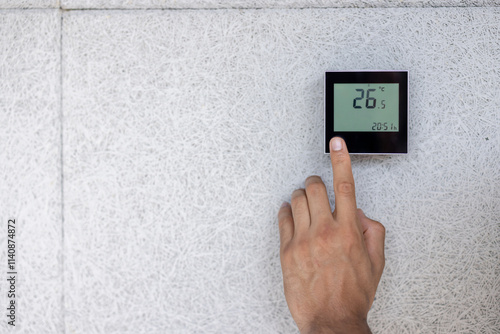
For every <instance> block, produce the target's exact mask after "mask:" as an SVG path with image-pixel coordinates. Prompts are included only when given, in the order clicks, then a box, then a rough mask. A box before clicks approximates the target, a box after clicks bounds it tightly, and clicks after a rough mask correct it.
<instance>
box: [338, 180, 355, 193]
mask: <svg viewBox="0 0 500 334" xmlns="http://www.w3.org/2000/svg"><path fill="white" fill-rule="evenodd" d="M335 188H336V189H335V190H336V191H335V194H337V195H353V194H354V183H353V182H350V181H342V182H339V183H338V184H337V186H336V187H335Z"/></svg>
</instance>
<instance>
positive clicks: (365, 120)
mask: <svg viewBox="0 0 500 334" xmlns="http://www.w3.org/2000/svg"><path fill="white" fill-rule="evenodd" d="M337 136H338V137H342V138H343V139H344V140H345V142H346V144H347V148H348V150H349V153H358V154H404V153H408V71H350V72H347V71H346V72H326V73H325V153H330V147H329V142H330V139H332V138H333V137H337Z"/></svg>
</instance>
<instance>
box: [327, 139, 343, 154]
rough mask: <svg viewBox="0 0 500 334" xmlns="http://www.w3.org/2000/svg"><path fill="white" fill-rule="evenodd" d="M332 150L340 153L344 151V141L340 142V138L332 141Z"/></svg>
mask: <svg viewBox="0 0 500 334" xmlns="http://www.w3.org/2000/svg"><path fill="white" fill-rule="evenodd" d="M330 149H331V150H332V151H340V150H341V149H342V141H341V140H340V138H338V137H335V138H333V139H332V141H331V142H330Z"/></svg>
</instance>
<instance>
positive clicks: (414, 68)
mask: <svg viewBox="0 0 500 334" xmlns="http://www.w3.org/2000/svg"><path fill="white" fill-rule="evenodd" d="M73 1H74V2H73ZM78 1H80V2H78ZM81 1H82V0H71V2H70V0H66V1H65V2H66V4H67V5H68V6H71V5H72V6H76V7H78V6H79V5H78V4H80V5H82V3H81ZM87 3H88V5H89V6H94V7H95V8H99V6H101V7H102V8H104V7H107V8H109V7H113V6H118V5H122V4H123V6H125V7H126V8H133V7H132V6H136V5H137V4H139V5H140V6H146V7H150V8H152V7H155V6H157V5H162V6H163V5H165V4H168V6H171V5H172V4H175V5H176V6H178V7H179V8H182V7H185V6H187V5H189V6H193V7H203V6H206V7H211V8H217V7H228V6H230V5H231V6H233V5H234V6H239V7H246V6H264V7H265V6H267V7H271V6H290V7H295V6H300V4H301V3H307V5H308V6H313V7H314V6H318V5H321V3H320V1H306V0H304V1H291V2H287V3H286V4H285V3H284V2H281V3H279V2H273V3H270V2H265V3H264V2H262V3H261V2H259V1H239V2H229V1H208V0H207V1H203V0H199V1H196V2H189V3H188V2H187V1H180V0H179V1H175V2H171V3H168V2H167V1H165V2H163V3H162V4H160V3H159V2H155V3H153V2H147V1H144V2H135V3H134V4H132V3H130V2H123V3H121V4H116V3H113V2H110V1H106V2H103V1H98V0H95V1H93V2H92V3H91V2H90V0H89V1H87ZM324 3H325V4H327V5H328V6H337V5H339V6H360V7H371V6H380V7H384V6H403V7H404V6H407V5H408V4H409V3H411V4H412V5H414V6H435V5H437V6H440V5H446V3H447V0H443V1H440V2H438V1H424V0H422V1H420V2H419V1H417V0H415V1H411V2H406V3H396V2H394V1H392V2H391V0H388V1H380V2H379V1H375V2H353V1H349V0H346V1H339V2H338V3H337V2H327V1H324ZM249 4H250V5H249ZM484 4H489V5H497V4H498V2H496V0H492V1H484V2H482V1H480V0H477V1H457V2H453V3H451V2H449V3H448V5H453V6H467V5H470V6H475V5H484ZM168 6H167V7H168ZM12 7H19V8H24V7H30V8H56V9H53V10H52V9H48V10H0V124H2V131H1V132H0V147H1V149H0V189H1V192H0V203H2V205H1V210H0V219H1V223H2V226H4V229H3V230H2V231H3V232H2V231H0V233H3V234H0V250H1V251H0V263H3V264H6V262H7V258H6V249H7V245H6V234H7V233H6V224H7V220H8V219H9V218H16V220H17V221H18V233H17V234H16V238H17V244H18V248H17V249H18V271H19V281H18V283H19V284H18V285H17V288H18V291H19V294H18V299H17V301H18V305H19V309H18V310H19V312H18V319H17V320H18V326H17V332H19V333H63V332H66V333H293V332H295V331H296V329H295V326H294V324H293V321H292V319H291V318H290V316H289V312H288V309H287V307H286V303H285V300H284V296H283V293H282V283H281V269H280V266H279V258H278V229H277V222H276V217H275V215H276V213H277V210H278V207H279V205H280V204H281V202H282V201H283V200H287V199H289V196H290V194H291V192H292V191H293V189H295V188H296V187H299V186H301V185H302V182H303V181H304V179H305V177H306V176H308V175H310V174H319V175H321V176H322V177H323V178H324V180H325V181H326V182H327V186H328V190H329V191H330V193H331V190H332V189H331V188H332V187H331V181H332V177H331V172H330V166H329V159H328V157H327V156H324V155H323V154H322V153H321V152H322V149H323V147H322V139H323V86H322V83H323V74H324V71H325V70H341V69H408V70H409V71H410V154H408V155H407V156H403V157H401V156H398V157H366V156H364V157H363V156H354V157H353V168H354V173H355V177H356V184H357V195H358V206H359V207H361V208H363V209H364V210H365V212H366V213H367V214H368V215H369V216H371V217H373V218H375V219H378V220H380V221H382V222H383V223H384V224H385V226H386V227H387V244H386V255H387V265H386V270H385V273H384V276H383V277H382V281H381V285H380V287H379V291H378V294H377V300H376V301H375V304H374V307H373V310H372V312H371V314H370V319H369V322H370V324H371V325H372V328H373V330H374V332H378V333H450V332H453V333H454V332H457V333H498V331H499V328H500V320H499V319H500V317H499V316H498V315H499V314H500V255H499V251H500V244H499V243H500V241H499V240H500V222H499V219H498V216H499V214H500V190H499V185H500V175H499V173H500V172H499V171H500V168H499V167H500V146H499V144H500V138H499V136H500V112H499V110H498V106H499V105H500V91H499V90H498V87H499V84H500V82H499V81H500V79H499V74H500V73H499V72H500V66H499V64H500V31H499V30H500V9H497V8H488V7H485V8H477V9H469V8H442V9H433V8H420V9H411V8H400V9H307V10H300V9H295V10H291V9H288V10H269V9H268V10H220V11H213V10H208V11H200V10H195V11H193V10H180V11H147V12H145V11H81V12H80V11H74V12H61V11H59V10H58V9H57V7H59V1H37V0H30V1H28V0H26V1H24V0H23V1H12V0H0V8H12ZM61 16H62V17H63V18H64V20H63V22H62V23H63V24H62V26H61ZM61 29H62V31H61ZM61 32H62V36H63V41H62V50H63V52H62V59H63V62H62V64H61V48H60V47H61V44H60V43H61V40H60V36H61ZM61 65H63V73H62V74H63V75H62V77H61V72H60V66H61ZM61 79H62V86H63V90H61ZM61 94H62V95H61ZM61 98H63V104H62V105H61V103H60V102H61ZM61 114H62V115H63V116H64V117H63V119H62V122H63V123H62V125H63V133H62V134H61V128H60V126H61V117H60V116H61ZM61 135H62V136H63V138H62V139H63V140H62V141H61ZM61 144H62V146H61ZM61 149H62V150H63V152H62V153H63V159H64V161H62V164H61V160H60V159H61ZM62 176H64V178H63V180H62V179H61V177H62ZM62 186H64V192H62V191H61V190H62ZM62 195H63V196H64V197H63V198H61V196H62ZM332 200H333V199H332ZM62 202H64V223H63V215H62V211H61V209H62ZM63 239H64V241H63ZM4 267H5V266H4ZM5 274H6V270H5V268H4V269H3V271H0V275H2V276H1V277H3V276H4V275H5ZM6 290H7V285H6V280H5V279H4V278H1V279H0V307H1V308H4V307H6V305H7V304H6V303H7V298H6V294H5V291H6ZM1 291H3V293H2V292H1ZM4 313H5V312H3V313H2V314H4ZM2 318H3V319H4V320H2V321H0V332H6V331H7V326H6V317H5V315H3V316H2Z"/></svg>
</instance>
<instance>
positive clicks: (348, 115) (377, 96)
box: [333, 83, 399, 132]
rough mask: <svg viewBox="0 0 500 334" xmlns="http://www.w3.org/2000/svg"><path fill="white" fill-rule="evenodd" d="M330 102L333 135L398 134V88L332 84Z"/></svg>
mask: <svg viewBox="0 0 500 334" xmlns="http://www.w3.org/2000/svg"><path fill="white" fill-rule="evenodd" d="M333 100H334V109H335V114H334V130H335V131H341V132H378V131H380V132H398V131H399V130H398V127H399V84H396V83H380V84H377V83H336V84H334V85H333Z"/></svg>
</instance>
